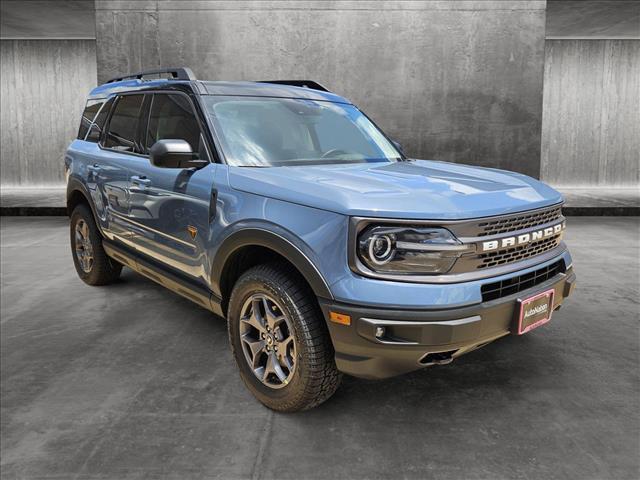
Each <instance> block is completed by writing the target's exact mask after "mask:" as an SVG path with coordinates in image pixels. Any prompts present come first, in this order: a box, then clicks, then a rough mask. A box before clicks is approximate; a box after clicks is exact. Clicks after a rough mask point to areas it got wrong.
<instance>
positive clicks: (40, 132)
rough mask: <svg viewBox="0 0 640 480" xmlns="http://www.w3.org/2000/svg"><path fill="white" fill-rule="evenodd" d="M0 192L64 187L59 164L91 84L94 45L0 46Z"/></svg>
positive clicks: (83, 42) (6, 42) (72, 42)
mask: <svg viewBox="0 0 640 480" xmlns="http://www.w3.org/2000/svg"><path fill="white" fill-rule="evenodd" d="M0 49H1V50H0V59H1V65H0V69H1V71H2V75H0V117H1V123H0V131H1V132H2V139H1V142H0V171H1V173H2V175H1V184H2V186H4V187H6V186H49V185H60V184H62V183H63V181H64V178H63V158H64V151H65V149H66V147H67V145H68V144H69V143H70V142H71V140H73V139H74V138H75V136H76V134H77V132H78V125H79V123H80V115H81V114H82V110H83V108H84V104H85V101H86V95H87V93H88V92H89V90H91V88H93V87H94V86H95V84H96V51H95V41H94V40H4V39H3V40H0Z"/></svg>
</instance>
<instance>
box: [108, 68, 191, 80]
mask: <svg viewBox="0 0 640 480" xmlns="http://www.w3.org/2000/svg"><path fill="white" fill-rule="evenodd" d="M162 73H170V74H171V79H173V80H196V76H195V75H194V74H193V72H192V71H191V69H190V68H187V67H179V68H156V69H154V70H145V71H143V72H138V73H131V74H129V75H122V76H119V77H114V78H112V79H110V80H107V82H106V83H113V82H119V81H121V80H127V79H129V78H137V79H142V77H144V76H146V75H159V74H162Z"/></svg>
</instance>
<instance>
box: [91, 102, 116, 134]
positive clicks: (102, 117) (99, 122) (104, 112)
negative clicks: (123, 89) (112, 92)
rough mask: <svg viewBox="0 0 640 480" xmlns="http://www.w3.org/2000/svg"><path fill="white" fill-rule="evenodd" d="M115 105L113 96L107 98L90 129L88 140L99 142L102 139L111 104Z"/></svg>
mask: <svg viewBox="0 0 640 480" xmlns="http://www.w3.org/2000/svg"><path fill="white" fill-rule="evenodd" d="M112 105H113V97H112V98H110V99H109V100H107V103H105V104H104V106H103V107H102V108H101V109H100V112H98V115H97V116H96V118H95V120H94V121H93V124H92V125H91V128H90V129H89V134H88V135H87V138H86V140H87V142H93V143H98V142H99V141H100V137H101V136H102V130H103V129H104V124H105V123H106V121H107V116H108V115H109V111H110V110H111V106H112Z"/></svg>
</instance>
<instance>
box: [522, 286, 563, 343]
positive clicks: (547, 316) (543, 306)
mask: <svg viewBox="0 0 640 480" xmlns="http://www.w3.org/2000/svg"><path fill="white" fill-rule="evenodd" d="M554 293H555V290H554V289H553V288H552V289H550V290H547V291H545V292H542V293H538V294H536V295H534V296H532V297H529V298H525V299H524V300H518V302H519V303H520V310H519V312H518V331H517V332H518V335H523V334H525V333H527V332H529V331H531V330H533V329H534V328H537V327H539V326H540V325H544V324H545V323H547V322H548V321H549V320H551V314H552V313H553V295H554Z"/></svg>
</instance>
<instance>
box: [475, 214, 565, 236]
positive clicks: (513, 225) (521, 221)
mask: <svg viewBox="0 0 640 480" xmlns="http://www.w3.org/2000/svg"><path fill="white" fill-rule="evenodd" d="M560 217H562V208H561V207H555V208H552V209H550V210H542V211H538V212H535V213H530V214H522V215H517V216H513V217H509V218H503V219H497V220H491V221H487V222H481V223H479V224H478V227H479V230H480V231H479V233H478V236H479V237H486V236H488V235H499V234H501V233H507V232H512V231H514V230H524V229H525V228H529V227H535V226H536V225H542V224H543V223H549V222H553V221H555V220H558V219H559V218H560Z"/></svg>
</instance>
